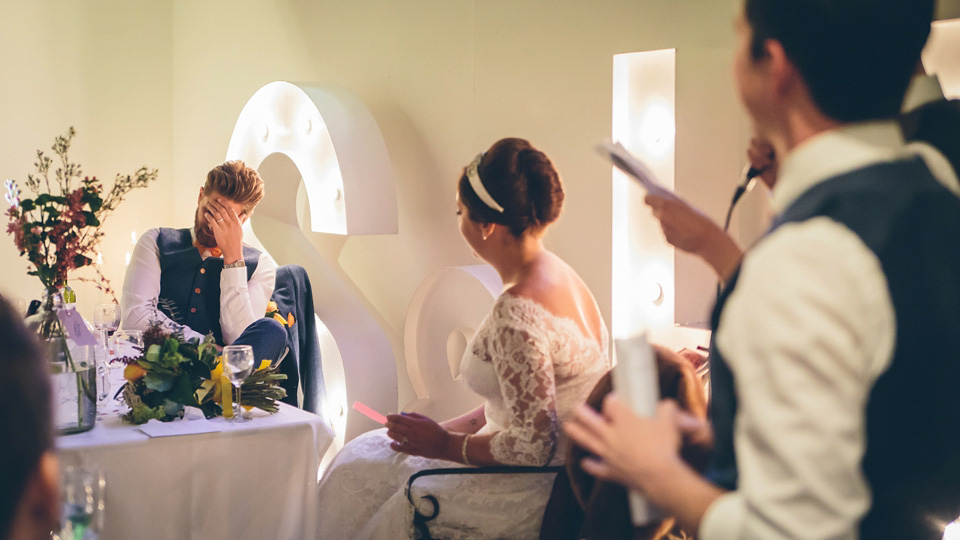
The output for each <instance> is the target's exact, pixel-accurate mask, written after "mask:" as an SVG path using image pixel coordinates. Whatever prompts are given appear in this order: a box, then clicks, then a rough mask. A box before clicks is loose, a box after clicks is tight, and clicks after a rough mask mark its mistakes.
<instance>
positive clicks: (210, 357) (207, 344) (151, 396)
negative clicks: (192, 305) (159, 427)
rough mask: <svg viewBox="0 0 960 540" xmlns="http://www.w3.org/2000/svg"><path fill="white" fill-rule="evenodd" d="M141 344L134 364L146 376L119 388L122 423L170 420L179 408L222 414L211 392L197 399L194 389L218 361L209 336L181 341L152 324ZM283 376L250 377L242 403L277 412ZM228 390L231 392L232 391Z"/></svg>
mask: <svg viewBox="0 0 960 540" xmlns="http://www.w3.org/2000/svg"><path fill="white" fill-rule="evenodd" d="M144 341H145V350H144V352H143V354H142V355H141V356H140V358H137V359H136V364H137V365H139V366H140V367H142V368H143V369H144V370H146V374H145V375H144V376H143V377H142V378H140V379H138V380H135V381H128V382H127V383H126V385H125V386H124V391H123V398H124V401H125V402H126V404H127V406H129V407H130V409H131V412H130V413H128V414H127V415H125V416H124V418H125V419H126V420H127V421H130V422H133V423H135V424H140V423H143V422H146V421H147V420H149V419H150V418H157V419H159V420H163V421H169V420H173V419H174V418H175V417H177V416H180V415H182V407H183V406H190V407H199V408H200V410H201V411H203V414H204V416H206V417H207V418H212V417H215V416H220V415H221V414H222V409H221V406H220V404H219V403H218V402H216V401H215V400H214V394H215V392H214V391H209V392H207V393H206V394H205V395H204V396H203V397H202V398H201V399H200V400H199V401H198V399H197V390H198V389H200V387H201V386H202V385H204V383H207V384H209V382H208V381H209V380H210V377H211V372H212V371H213V370H214V369H216V367H217V364H218V362H219V360H218V353H217V347H216V344H215V343H214V341H213V337H212V336H209V335H208V336H207V337H206V338H204V340H203V341H199V340H196V339H192V340H184V339H183V336H182V334H170V333H166V332H164V331H162V329H161V327H160V326H159V325H154V326H152V327H151V328H150V329H148V330H147V331H146V332H145V333H144ZM286 378H287V376H286V375H283V374H281V373H277V372H276V367H274V368H273V369H266V370H261V371H256V372H254V373H252V374H251V375H250V376H249V377H247V379H246V380H245V381H244V384H243V388H242V398H243V400H242V404H243V405H252V406H254V407H258V408H260V409H263V410H265V411H267V412H270V413H274V412H277V411H278V410H279V406H278V404H277V401H278V400H280V399H283V397H285V396H286V391H285V390H284V389H283V388H282V387H280V386H279V381H281V380H284V379H286ZM231 389H232V391H233V392H234V393H235V390H236V389H234V388H233V387H231ZM138 419H140V420H142V421H138Z"/></svg>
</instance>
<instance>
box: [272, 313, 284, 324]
mask: <svg viewBox="0 0 960 540" xmlns="http://www.w3.org/2000/svg"><path fill="white" fill-rule="evenodd" d="M273 319H274V320H275V321H277V322H279V323H280V324H282V325H284V326H286V325H287V320H286V319H284V318H283V315H280V314H279V313H274V314H273Z"/></svg>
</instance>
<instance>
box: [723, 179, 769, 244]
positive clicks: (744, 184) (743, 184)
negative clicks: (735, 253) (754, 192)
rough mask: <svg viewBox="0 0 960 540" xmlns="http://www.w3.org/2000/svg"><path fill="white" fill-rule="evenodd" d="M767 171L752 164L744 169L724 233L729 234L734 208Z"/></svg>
mask: <svg viewBox="0 0 960 540" xmlns="http://www.w3.org/2000/svg"><path fill="white" fill-rule="evenodd" d="M766 170H767V167H762V168H760V169H758V168H756V167H754V166H753V165H750V164H747V165H745V166H744V167H743V180H741V181H740V183H739V184H737V189H736V190H735V191H734V192H733V200H732V201H730V207H729V208H727V219H726V220H724V222H723V232H727V229H728V228H729V227H730V217H731V216H732V215H733V207H734V206H736V205H737V201H739V200H740V197H743V194H744V193H746V192H747V191H749V190H750V189H751V188H753V184H754V183H756V181H757V177H758V176H760V175H761V174H763V173H764V172H766Z"/></svg>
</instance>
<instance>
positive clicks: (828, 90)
mask: <svg viewBox="0 0 960 540" xmlns="http://www.w3.org/2000/svg"><path fill="white" fill-rule="evenodd" d="M933 3H934V2H933V0H746V4H745V14H746V19H747V22H748V23H749V25H750V27H751V30H752V32H753V39H752V42H751V44H750V48H751V51H750V52H751V55H752V56H753V58H754V59H755V60H759V59H761V58H763V57H764V56H765V54H766V51H765V49H764V42H765V41H766V40H768V39H773V40H776V41H779V42H780V43H781V44H782V45H783V49H784V51H785V52H786V55H787V57H788V58H789V59H790V61H791V62H792V63H793V64H794V65H795V66H796V68H797V69H798V70H799V72H800V74H801V75H802V76H803V79H804V82H805V83H806V85H807V87H808V88H809V90H810V94H811V96H812V98H813V101H814V102H815V103H816V104H817V106H818V107H819V108H820V110H821V111H822V112H823V113H824V114H826V115H827V116H829V117H830V118H833V119H834V120H837V121H840V122H854V121H861V120H875V119H881V118H889V117H892V116H894V115H896V114H897V113H899V111H900V105H901V103H902V102H903V96H904V94H905V93H906V90H907V85H908V84H909V83H910V78H911V75H912V74H913V72H914V69H915V68H916V65H917V62H918V61H919V59H920V50H921V49H923V45H924V43H926V41H927V36H928V35H929V34H930V22H931V20H932V18H933Z"/></svg>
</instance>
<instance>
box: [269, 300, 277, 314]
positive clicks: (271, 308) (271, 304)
mask: <svg viewBox="0 0 960 540" xmlns="http://www.w3.org/2000/svg"><path fill="white" fill-rule="evenodd" d="M277 309H278V308H277V303H276V302H274V301H273V300H270V301H269V302H267V313H273V312H274V311H277Z"/></svg>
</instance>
